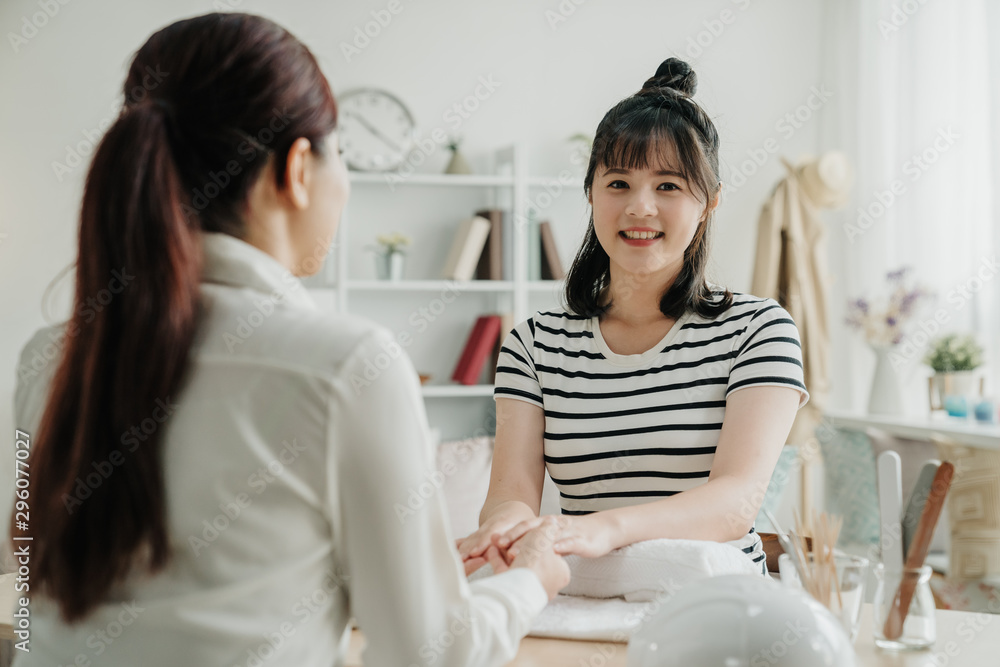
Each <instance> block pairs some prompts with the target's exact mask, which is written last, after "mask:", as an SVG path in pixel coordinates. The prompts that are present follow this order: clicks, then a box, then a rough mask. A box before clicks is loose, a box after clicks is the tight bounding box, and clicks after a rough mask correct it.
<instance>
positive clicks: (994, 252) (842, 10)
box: [821, 0, 1000, 410]
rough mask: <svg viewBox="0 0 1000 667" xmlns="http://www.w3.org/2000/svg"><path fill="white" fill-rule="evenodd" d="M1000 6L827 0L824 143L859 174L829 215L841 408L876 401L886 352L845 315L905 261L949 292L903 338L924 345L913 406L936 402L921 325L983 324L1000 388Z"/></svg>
mask: <svg viewBox="0 0 1000 667" xmlns="http://www.w3.org/2000/svg"><path fill="white" fill-rule="evenodd" d="M998 4H1000V3H995V2H987V1H986V0H948V2H935V1H931V0H926V1H925V2H920V1H919V0H827V3H826V7H825V11H826V15H827V19H828V21H827V25H828V26H830V27H829V30H828V32H827V34H826V35H827V38H828V40H829V41H828V43H827V44H826V47H825V49H824V53H825V54H826V56H827V58H828V60H827V62H826V63H825V64H824V77H825V82H826V83H827V85H828V87H829V88H830V89H832V90H833V91H834V97H833V99H832V102H833V103H832V104H830V105H829V107H828V112H827V113H826V114H825V115H824V118H823V131H822V137H821V142H822V144H823V147H824V148H841V149H842V150H844V151H845V152H847V153H848V155H850V156H851V157H852V159H853V161H854V164H855V166H856V170H857V182H856V188H855V191H854V194H853V197H852V201H851V203H850V204H849V205H848V206H847V207H846V208H845V209H843V210H841V211H838V212H835V213H834V214H832V215H830V216H829V218H828V219H829V220H830V222H831V225H832V226H831V229H830V233H829V240H830V244H829V248H830V254H831V262H830V265H831V271H832V273H833V276H832V277H833V280H834V284H833V285H832V288H831V313H830V314H831V328H832V334H833V336H832V338H833V341H834V348H833V350H832V354H833V355H834V360H833V361H834V363H833V364H832V368H833V369H834V373H835V374H834V377H833V385H834V393H833V396H832V406H833V407H839V408H853V409H859V410H860V409H863V408H864V407H865V405H866V402H867V398H868V390H869V387H870V380H871V372H872V364H873V361H874V354H873V353H872V352H871V351H869V350H868V349H867V347H866V346H865V345H864V343H863V342H862V340H861V337H860V335H859V334H857V333H855V332H853V331H849V330H847V328H846V327H845V326H844V324H843V319H844V311H845V306H846V303H847V299H848V298H850V297H857V296H868V297H873V296H876V295H878V294H884V293H886V291H887V287H886V282H885V274H886V273H887V272H888V271H890V270H893V269H896V268H899V267H901V266H904V265H906V266H910V267H912V268H913V272H912V274H911V275H912V277H913V278H914V279H915V280H916V281H918V282H919V283H920V284H921V285H923V286H925V287H927V288H929V289H931V290H933V291H934V292H935V293H936V295H937V297H936V300H935V301H932V302H928V304H927V305H926V306H925V308H924V309H923V310H922V311H921V313H920V316H919V317H918V318H917V320H916V322H915V324H916V323H923V324H924V326H923V327H919V326H918V327H916V329H915V330H911V335H910V337H909V338H910V341H909V342H910V343H911V346H907V347H904V348H900V349H901V350H902V351H903V352H904V353H909V352H911V350H915V353H912V354H910V355H909V357H908V362H907V363H906V364H904V365H903V366H901V367H900V368H899V369H898V372H899V373H900V375H901V379H902V380H903V384H904V387H905V389H906V391H907V400H908V405H909V406H910V407H911V409H920V408H922V407H923V406H924V405H925V404H926V400H927V399H926V394H927V392H926V380H924V378H925V377H926V376H927V375H929V374H930V371H929V369H927V368H926V367H924V366H923V365H922V364H921V363H920V360H921V359H922V357H923V354H924V352H925V350H926V341H927V338H928V335H927V334H926V333H925V334H921V333H918V332H921V330H923V331H926V332H934V330H935V329H937V331H936V332H935V333H936V335H940V334H941V333H950V332H960V333H967V332H968V333H974V334H976V335H977V337H978V339H979V341H980V342H981V343H983V344H984V345H985V346H986V347H987V350H986V352H987V357H988V360H989V367H988V368H987V374H988V377H989V380H988V382H989V384H990V391H992V392H993V394H994V396H1000V288H998V285H1000V269H998V268H997V266H996V261H997V259H998V255H1000V214H998V211H1000V209H998V206H1000V196H998V195H997V194H996V193H997V192H1000V191H997V187H998V186H1000V46H998V44H997V41H998V40H997V37H1000V7H998V6H997V5H998ZM987 5H990V6H987ZM991 37H992V39H991ZM935 315H937V318H938V320H941V319H943V320H944V322H943V323H941V322H939V321H935ZM921 343H922V344H921Z"/></svg>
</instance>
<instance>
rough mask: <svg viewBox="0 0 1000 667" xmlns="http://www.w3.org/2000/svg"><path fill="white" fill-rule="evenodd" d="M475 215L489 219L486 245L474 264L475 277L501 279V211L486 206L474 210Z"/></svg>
mask: <svg viewBox="0 0 1000 667" xmlns="http://www.w3.org/2000/svg"><path fill="white" fill-rule="evenodd" d="M476 215H477V216H479V217H480V218H484V219H486V220H489V221H490V233H489V236H487V238H486V245H485V247H483V252H482V253H481V254H480V256H479V264H478V266H476V278H477V279H479V280H503V279H504V278H503V274H504V272H503V261H504V259H503V247H504V241H505V239H504V230H503V218H504V215H503V211H501V210H500V209H498V208H487V209H483V210H481V211H476Z"/></svg>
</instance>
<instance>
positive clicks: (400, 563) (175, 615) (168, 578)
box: [10, 13, 569, 667]
mask: <svg viewBox="0 0 1000 667" xmlns="http://www.w3.org/2000/svg"><path fill="white" fill-rule="evenodd" d="M151 70H152V71H156V72H158V73H160V74H161V75H162V80H161V81H159V82H158V83H157V85H156V86H154V87H151V88H150V89H149V90H148V91H147V90H146V89H145V88H143V85H142V84H143V81H144V78H143V77H146V76H147V75H148V72H150V71H151ZM124 90H125V91H126V101H125V104H124V107H123V108H122V110H121V113H120V115H119V116H118V118H117V120H116V121H115V123H114V124H113V125H112V126H111V127H110V128H109V129H108V131H107V133H106V134H105V136H104V137H103V138H102V139H101V141H100V143H99V145H98V147H97V150H96V152H95V154H94V157H93V162H92V164H91V165H90V168H89V171H88V173H87V179H86V184H85V189H84V195H83V206H82V210H81V215H80V239H79V258H78V261H77V272H76V293H75V296H74V308H73V316H72V317H71V319H70V320H69V321H68V322H66V323H64V324H61V325H59V326H56V327H50V328H48V329H44V330H42V331H39V332H38V333H37V334H36V335H35V337H34V338H33V339H32V340H31V341H30V342H29V343H28V344H27V346H26V347H25V348H24V350H23V351H22V354H21V363H20V364H19V368H21V369H25V370H24V372H23V373H22V375H21V377H20V378H19V381H18V383H17V388H16V392H15V419H16V423H17V427H18V429H19V430H20V431H23V432H25V433H26V434H27V435H28V438H29V440H30V448H31V455H30V459H29V469H30V478H29V479H30V484H29V487H28V488H26V489H24V488H20V487H19V488H18V502H19V503H22V502H23V503H27V506H30V513H31V521H30V528H29V529H24V528H23V526H24V523H23V522H21V523H18V521H12V522H11V531H10V532H11V537H13V538H14V539H15V540H18V541H16V542H14V544H15V545H16V547H17V549H18V551H19V553H23V552H21V551H20V550H21V549H28V550H29V553H28V557H27V562H28V563H30V574H29V576H28V577H26V584H25V585H27V586H28V588H21V589H19V590H20V591H21V592H20V593H19V594H20V595H28V596H30V623H29V626H30V638H29V641H26V642H25V645H26V647H27V650H28V652H22V651H17V652H16V653H17V659H16V660H15V664H16V665H18V667H36V666H38V667H52V666H53V665H102V666H103V667H115V666H118V665H120V666H125V665H128V666H130V667H134V666H135V665H142V667H167V666H170V667H174V666H177V665H182V666H185V667H187V666H191V667H195V666H199V667H200V666H208V665H211V666H214V667H222V666H226V667H230V666H235V665H240V666H243V667H249V666H252V665H261V664H269V665H294V666H295V667H320V666H322V667H329V666H330V665H340V664H343V662H344V659H345V649H346V640H347V639H348V638H349V635H350V625H349V620H350V619H351V617H352V616H353V617H354V618H355V619H356V620H357V622H358V624H359V625H360V627H361V629H362V630H363V632H364V633H365V637H366V639H367V649H366V650H365V652H364V660H365V664H367V665H393V666H397V665H401V666H405V665H423V664H435V665H447V666H458V665H462V666H468V667H481V666H483V665H499V664H503V663H506V662H508V661H509V660H510V659H511V658H513V657H514V655H515V653H516V651H517V646H518V642H519V641H520V639H521V638H522V637H523V636H524V635H525V634H526V633H527V631H528V628H529V627H530V625H531V622H532V621H533V620H534V618H535V616H537V614H538V613H539V612H540V611H541V609H542V608H543V607H544V606H545V605H546V603H547V602H548V600H549V599H550V598H552V597H554V596H555V594H556V591H558V590H559V589H560V588H562V587H563V586H565V585H566V583H568V581H569V570H568V568H567V566H566V563H565V561H564V560H563V559H562V558H561V557H560V556H558V555H556V554H555V552H554V551H553V549H552V544H551V534H552V532H553V528H554V527H553V526H541V527H539V528H538V529H537V530H534V531H532V532H530V533H529V534H528V535H527V536H526V537H525V538H524V539H523V540H522V541H526V542H528V543H530V545H531V548H527V549H525V550H524V551H523V553H522V556H520V557H518V558H515V559H513V560H512V561H511V562H510V565H511V568H510V571H509V572H505V573H504V574H503V575H500V576H499V577H497V578H495V580H491V581H483V582H475V583H472V584H470V583H469V582H468V581H467V580H466V578H465V572H464V571H463V568H462V563H461V561H460V560H459V559H458V557H457V554H456V553H455V551H454V545H453V542H452V539H451V536H450V535H449V531H448V529H447V527H446V520H445V514H444V508H443V505H442V503H441V501H440V499H439V498H438V497H437V496H436V495H433V494H432V495H431V496H430V497H427V496H425V495H423V492H420V493H421V494H422V495H421V496H420V497H421V499H422V500H425V501H426V502H424V503H423V504H422V505H421V506H419V507H413V506H412V505H411V504H410V503H411V496H412V494H413V493H416V492H418V490H419V489H422V488H424V487H425V485H427V484H429V482H428V480H430V479H432V475H433V473H434V468H433V460H434V458H433V454H432V452H431V449H430V444H429V442H430V440H429V437H428V427H427V418H426V414H425V412H424V405H423V401H422V398H421V395H420V388H419V384H418V380H417V374H416V372H415V371H414V369H413V366H412V364H411V363H410V361H409V359H408V357H407V356H406V354H405V353H404V352H403V351H402V350H400V349H399V347H398V344H397V343H396V342H395V337H394V335H393V334H392V332H390V331H389V330H387V329H385V328H384V327H381V326H378V325H376V324H374V323H372V322H370V321H368V320H366V319H364V318H361V317H357V316H354V315H329V314H325V313H323V312H322V311H320V310H319V309H318V308H317V306H316V304H315V303H314V302H313V301H312V299H311V298H310V296H309V295H308V293H307V292H306V290H305V288H304V287H303V286H302V284H301V283H300V281H299V279H298V277H299V276H305V275H310V274H313V273H315V272H316V271H318V270H319V268H320V265H321V264H322V261H323V259H324V257H325V256H326V254H327V252H328V250H329V246H330V243H331V241H332V239H333V237H334V234H335V231H336V227H337V224H338V221H339V219H340V215H341V212H342V210H343V208H344V203H345V201H346V200H347V197H348V193H349V185H348V180H347V172H346V169H345V167H344V165H343V163H342V162H341V161H340V158H339V152H338V142H337V133H336V129H337V105H336V102H335V100H334V97H333V94H332V92H331V89H330V85H329V83H328V82H327V80H326V78H325V77H324V76H323V74H322V72H321V71H320V68H319V66H318V64H317V62H316V59H315V58H314V57H313V55H312V53H310V51H309V50H308V49H307V48H306V47H305V46H304V45H303V44H302V43H301V42H299V41H298V40H297V39H296V38H295V37H293V36H292V35H291V34H289V33H288V32H287V31H286V30H284V29H283V28H281V27H280V26H278V25H276V24H274V23H273V22H271V21H269V20H267V19H264V18H261V17H259V16H252V15H248V14H238V13H225V14H207V15H204V16H198V17H195V18H190V19H186V20H183V21H178V22H177V23H174V24H172V25H169V26H167V27H165V28H163V29H162V30H159V31H158V32H156V33H155V34H153V35H152V36H151V37H150V38H149V39H148V40H147V41H146V43H145V44H143V45H142V47H141V48H140V49H139V50H138V52H137V53H136V54H135V56H134V58H133V59H132V62H131V64H130V67H129V70H128V75H127V78H126V80H125V86H124ZM132 90H140V91H144V92H146V93H148V94H143V95H142V97H141V98H139V97H138V96H132V97H128V96H127V93H128V91H132ZM109 288H110V289H109ZM99 294H100V295H105V294H107V295H110V296H111V298H110V300H107V299H106V298H104V297H103V296H102V297H100V304H101V307H100V308H92V307H90V306H89V305H88V304H93V303H94V302H95V295H99ZM51 341H57V342H58V345H57V346H56V347H57V349H60V350H61V357H60V358H59V359H58V360H55V359H53V363H50V364H48V365H44V366H43V367H42V368H37V367H35V366H32V364H31V363H29V362H28V360H31V359H34V358H36V356H37V355H39V354H41V352H40V350H43V349H48V348H49V347H52V345H53V344H52V342H51ZM393 346H395V349H393ZM387 350H390V351H392V352H393V354H392V361H391V363H388V364H383V363H382V362H381V361H380V362H379V363H378V367H379V369H381V371H380V373H381V374H380V375H379V377H378V378H377V379H375V380H371V379H370V378H369V376H368V374H367V373H366V371H365V369H366V367H367V365H368V364H372V360H373V359H381V357H382V356H383V355H385V354H386V351H387ZM46 355H48V353H47V352H46ZM44 358H49V357H48V356H45V357H44ZM359 378H366V379H365V380H363V381H362V382H360V383H359V382H358V379H359ZM387 415H388V416H391V418H390V419H387V418H386V416H387ZM29 440H25V442H26V443H27V442H29ZM22 494H23V495H22ZM400 508H402V509H403V510H404V511H402V512H401V511H400ZM15 512H16V513H15V514H14V515H13V516H12V519H15V518H16V519H20V517H18V516H17V514H18V513H22V512H23V507H21V506H17V507H15ZM497 558H498V553H497V552H489V553H486V554H484V555H483V557H481V558H479V559H472V560H470V561H468V562H467V563H466V566H467V567H468V568H475V567H477V566H478V565H479V564H481V563H484V562H486V561H487V560H489V559H493V560H496V559H497ZM21 562H22V564H24V563H25V562H26V561H25V560H22V561H21ZM497 567H498V569H499V568H500V567H501V566H500V565H499V564H498V565H497ZM503 567H506V563H504V565H503Z"/></svg>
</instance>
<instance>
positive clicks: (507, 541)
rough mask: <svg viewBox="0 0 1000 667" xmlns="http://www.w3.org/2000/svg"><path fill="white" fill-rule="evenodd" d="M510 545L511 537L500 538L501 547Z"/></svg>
mask: <svg viewBox="0 0 1000 667" xmlns="http://www.w3.org/2000/svg"><path fill="white" fill-rule="evenodd" d="M508 544H510V538H509V537H501V538H500V546H502V547H505V546H507V545H508Z"/></svg>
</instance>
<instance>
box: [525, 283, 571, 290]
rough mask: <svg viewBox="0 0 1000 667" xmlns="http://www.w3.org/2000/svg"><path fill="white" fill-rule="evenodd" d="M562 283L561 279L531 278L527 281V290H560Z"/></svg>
mask: <svg viewBox="0 0 1000 667" xmlns="http://www.w3.org/2000/svg"><path fill="white" fill-rule="evenodd" d="M564 284H565V283H564V282H563V281H562V280H532V281H529V282H528V290H529V291H531V292H546V291H549V290H553V291H555V290H561V289H562V288H563V285H564Z"/></svg>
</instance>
